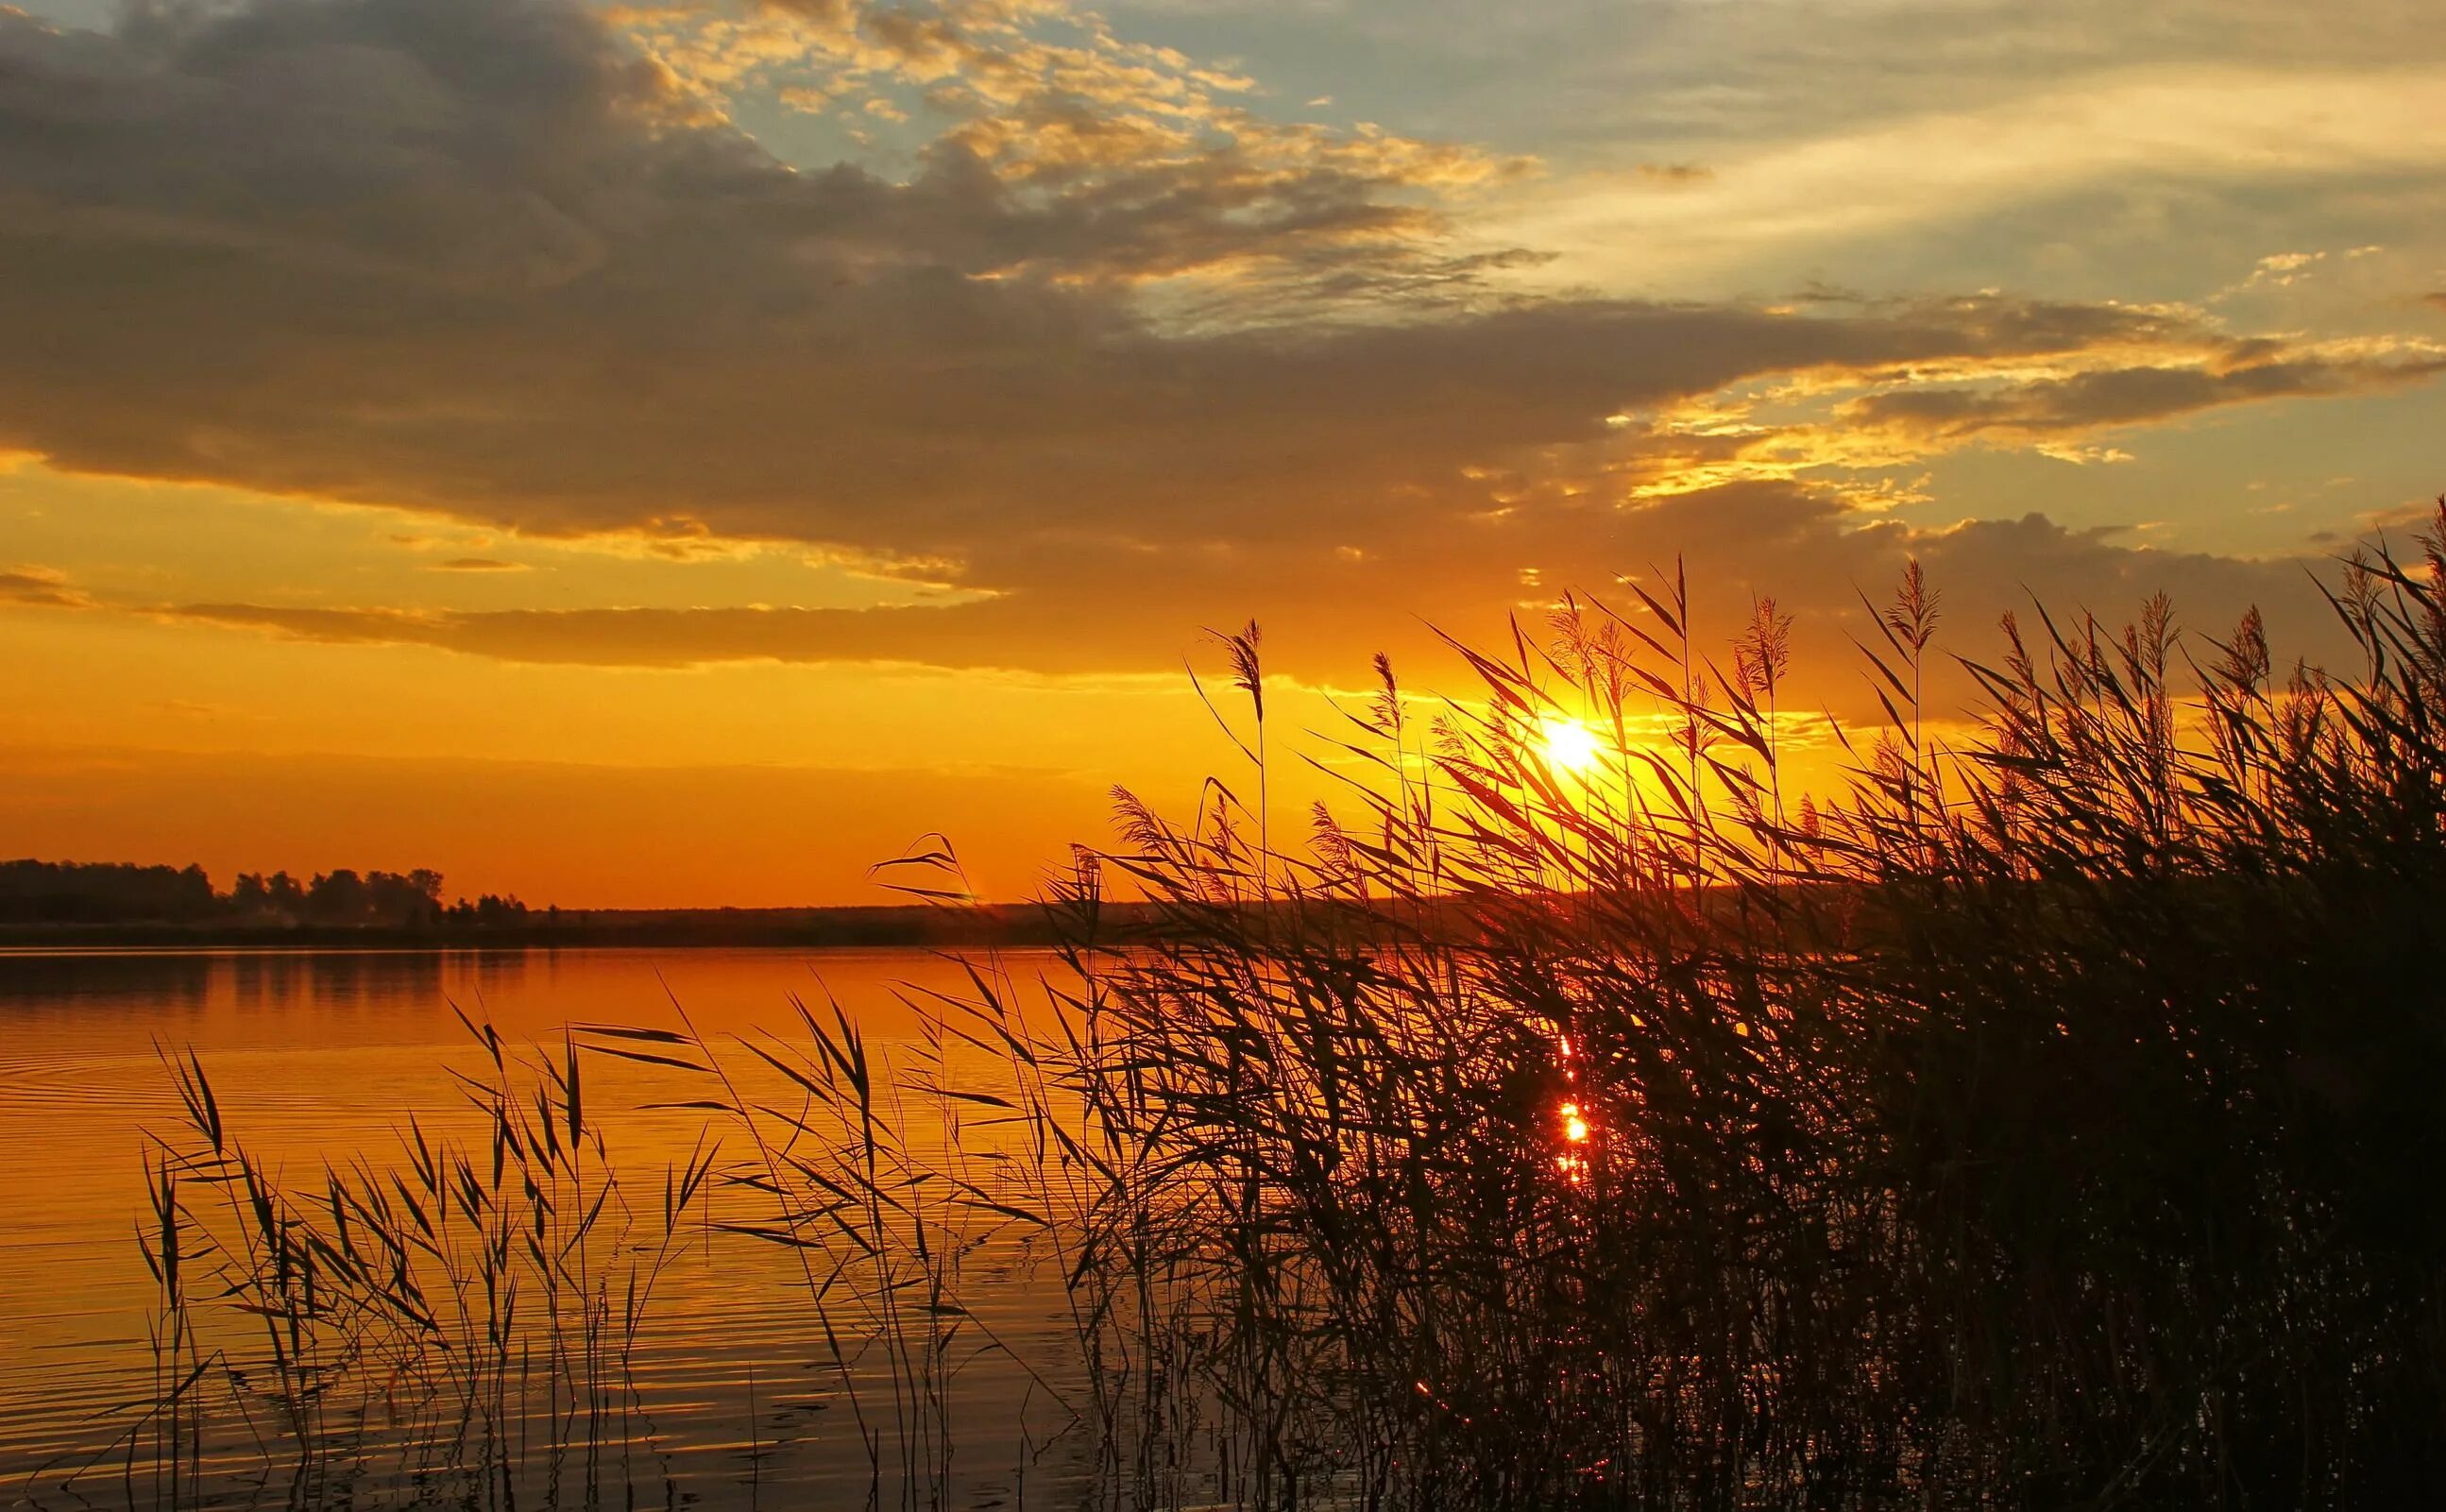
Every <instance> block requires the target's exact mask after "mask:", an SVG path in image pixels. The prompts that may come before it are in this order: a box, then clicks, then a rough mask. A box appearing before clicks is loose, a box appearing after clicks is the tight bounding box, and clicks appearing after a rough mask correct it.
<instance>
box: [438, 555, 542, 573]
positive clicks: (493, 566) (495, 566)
mask: <svg viewBox="0 0 2446 1512" xmlns="http://www.w3.org/2000/svg"><path fill="white" fill-rule="evenodd" d="M431 570H432V571H434V572H438V573H522V572H528V571H531V570H532V569H531V568H530V567H529V565H528V564H527V563H525V562H522V561H502V560H500V559H499V558H493V557H453V558H450V559H449V560H448V561H438V562H435V563H434V564H433V566H432V568H431Z"/></svg>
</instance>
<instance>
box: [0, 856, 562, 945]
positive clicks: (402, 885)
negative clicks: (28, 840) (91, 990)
mask: <svg viewBox="0 0 2446 1512" xmlns="http://www.w3.org/2000/svg"><path fill="white" fill-rule="evenodd" d="M531 912H533V911H532V910H530V909H529V908H528V907H527V905H526V904H525V903H523V902H521V901H520V900H519V899H518V898H516V897H515V896H511V897H504V896H500V895H497V894H493V893H485V894H483V895H481V896H480V897H478V898H458V899H456V900H454V901H452V902H449V903H444V902H443V901H442V874H441V873H440V872H437V871H433V870H431V869H429V868H426V867H418V868H416V869H415V870H413V871H406V872H386V871H367V872H358V871H355V870H353V869H351V868H348V867H345V866H344V867H341V868H339V869H337V870H334V871H329V872H317V873H315V874H314V875H312V876H311V877H310V878H307V879H304V880H302V881H301V880H300V879H297V878H295V877H292V876H291V875H290V874H289V873H288V872H285V871H279V872H273V873H271V874H270V875H268V876H267V875H265V874H264V873H261V872H242V873H240V874H239V875H238V878H237V879H236V881H235V882H234V883H233V884H232V885H231V887H230V889H229V890H228V891H227V892H219V891H216V890H215V889H214V887H213V881H212V878H211V876H210V874H208V873H207V872H205V870H204V869H203V868H202V867H201V866H196V865H188V866H183V867H179V866H142V865H136V864H133V863H130V862H125V861H97V862H80V861H42V860H12V861H0V923H9V924H240V925H253V926H263V927H302V926H312V927H320V928H344V929H345V928H366V929H433V928H439V927H442V926H459V927H475V928H485V927H492V926H499V925H508V924H517V923H522V922H524V921H525V920H526V918H527V917H528V916H529V914H530V913H531Z"/></svg>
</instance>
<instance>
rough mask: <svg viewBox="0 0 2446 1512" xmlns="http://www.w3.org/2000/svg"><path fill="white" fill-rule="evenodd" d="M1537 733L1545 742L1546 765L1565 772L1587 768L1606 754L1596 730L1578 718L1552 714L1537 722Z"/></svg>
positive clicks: (1580, 770) (1585, 769) (1586, 769)
mask: <svg viewBox="0 0 2446 1512" xmlns="http://www.w3.org/2000/svg"><path fill="white" fill-rule="evenodd" d="M1538 733H1539V735H1540V736H1541V737H1543V739H1544V740H1545V742H1546V762H1547V765H1550V766H1553V767H1555V768H1557V769H1559V770H1562V771H1567V772H1585V771H1588V770H1590V768H1592V767H1594V766H1595V765H1597V762H1598V760H1599V759H1600V758H1601V757H1603V756H1604V755H1605V750H1604V747H1601V746H1599V745H1598V744H1597V737H1596V733H1595V732H1594V731H1593V730H1591V729H1590V728H1589V727H1587V726H1586V725H1583V724H1581V723H1580V722H1579V721H1578V720H1576V719H1562V718H1559V717H1555V716H1552V715H1549V716H1548V717H1546V718H1545V719H1542V720H1540V721H1538Z"/></svg>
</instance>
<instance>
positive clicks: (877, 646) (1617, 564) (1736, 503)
mask: <svg viewBox="0 0 2446 1512" xmlns="http://www.w3.org/2000/svg"><path fill="white" fill-rule="evenodd" d="M1488 531H1489V534H1487V535H1486V536H1485V537H1484V538H1482V540H1481V548H1482V549H1481V551H1480V552H1479V553H1478V554H1477V557H1476V558H1470V557H1465V556H1463V557H1456V556H1454V555H1452V554H1449V553H1435V554H1428V553H1418V554H1415V555H1404V554H1402V553H1399V552H1396V553H1392V554H1389V555H1385V556H1378V557H1371V558H1365V559H1362V560H1357V561H1353V560H1349V559H1346V558H1336V557H1331V556H1324V555H1320V556H1316V557H1313V558H1298V559H1287V558H1277V559H1275V560H1274V561H1273V562H1271V563H1270V566H1269V570H1268V574H1267V582H1266V585H1265V589H1264V592H1263V595H1262V600H1263V601H1262V603H1259V602H1255V601H1253V600H1256V599H1257V598H1258V597H1259V595H1257V594H1254V593H1252V592H1251V584H1250V582H1249V581H1248V579H1247V577H1246V576H1244V575H1243V574H1242V573H1240V572H1238V571H1236V570H1234V564H1233V563H1232V561H1230V560H1229V559H1228V558H1220V559H1209V560H1208V561H1207V562H1206V563H1205V564H1204V565H1203V567H1202V568H1200V567H1191V568H1188V569H1185V570H1183V571H1180V572H1177V573H1174V572H1166V573H1164V574H1162V575H1159V576H1152V575H1148V574H1144V573H1139V574H1136V575H1133V574H1131V573H1130V572H1129V571H1128V570H1127V569H1128V564H1127V562H1126V561H1124V560H1121V559H1120V558H1112V559H1106V560H1102V561H1101V563H1100V571H1101V572H1102V573H1104V574H1105V575H1106V576H1105V580H1106V581H1107V582H1108V583H1109V585H1110V586H1109V588H1108V589H1107V590H1106V591H1105V592H1103V593H1101V594H1100V595H1098V597H1097V598H1096V600H1095V601H1094V602H1093V603H1090V604H1079V603H1064V602H1063V601H1062V600H1060V599H1058V598H1055V597H1053V596H1051V595H1022V594H1014V595H1007V596H1005V597H1001V598H994V599H987V600H980V601H972V602H969V603H964V604H954V605H945V606H940V607H933V606H909V607H897V608H889V609H873V610H840V609H621V610H574V611H543V610H504V611H479V612H434V613H424V612H406V611H400V610H391V609H380V608H366V609H330V608H299V607H282V606H276V605H263V604H226V603H224V604H198V605H189V606H184V607H181V608H178V609H175V610H168V611H162V613H165V614H171V615H173V616H175V617H177V618H180V619H186V620H195V621H203V622H210V623H214V624H219V625H225V626H232V627H243V628H249V629H255V630H261V631H269V632H271V633H276V634H280V635H283V636H287V637H291V638H295V639H302V640H310V641H321V642H327V643H334V644H383V645H410V646H423V647H430V648H434V649H438V650H442V651H447V652H457V653H460V654H464V655H473V656H484V657H493V658H499V659H506V660H514V661H528V662H544V663H585V664H596V665H615V666H638V667H674V666H687V665H694V664H700V663H709V662H724V661H743V660H772V661H782V662H830V661H857V662H864V661H894V660H899V661H911V662H922V663H926V664H930V665H934V666H942V667H952V668H964V669H973V670H1001V671H1027V672H1042V673H1056V674H1059V673H1074V672H1088V671H1106V670H1110V669H1112V668H1113V667H1115V666H1116V665H1150V664H1152V665H1156V666H1161V665H1164V664H1165V663H1166V662H1167V659H1169V658H1173V657H1176V656H1177V655H1178V654H1180V653H1181V652H1184V651H1187V650H1190V649H1191V648H1192V646H1193V644H1194V641H1195V635H1196V628H1197V627H1198V626H1200V625H1222V624H1232V623H1237V622H1238V621H1239V620H1240V619H1243V618H1245V617H1247V615H1248V614H1251V612H1262V613H1263V614H1264V617H1265V624H1266V640H1267V646H1268V651H1269V656H1270V666H1271V667H1272V668H1273V669H1274V670H1275V671H1281V672H1285V673H1289V674H1290V675H1294V676H1300V677H1304V678H1307V679H1309V680H1312V681H1316V682H1320V683H1326V684H1338V685H1343V686H1349V685H1352V684H1354V683H1355V682H1357V681H1360V680H1363V679H1364V673H1365V668H1364V653H1365V652H1367V651H1368V650H1372V649H1380V648H1381V649H1386V650H1390V651H1392V652H1394V653H1395V654H1396V656H1397V657H1399V658H1402V659H1403V660H1404V661H1405V662H1418V663H1420V664H1424V662H1425V661H1434V662H1437V663H1440V662H1441V661H1442V660H1443V658H1441V657H1440V656H1439V654H1438V645H1437V637H1436V634H1435V629H1436V628H1437V627H1433V626H1430V625H1428V624H1426V623H1424V622H1422V621H1420V620H1417V619H1415V618H1405V617H1404V616H1402V615H1399V614H1388V613H1386V612H1385V610H1384V608H1383V606H1384V605H1385V604H1386V603H1387V602H1390V601H1398V600H1401V599H1404V598H1406V599H1408V600H1409V601H1411V602H1414V603H1422V604H1434V605H1437V606H1439V612H1438V617H1439V620H1440V621H1441V628H1445V629H1449V630H1451V631H1453V632H1454V633H1458V634H1460V635H1461V636H1463V637H1464V638H1468V639H1479V640H1483V639H1486V638H1487V637H1489V636H1491V635H1493V634H1495V633H1496V631H1497V628H1498V627H1499V626H1500V625H1501V623H1502V621H1503V616H1504V615H1505V614H1510V613H1520V614H1524V615H1525V618H1526V620H1527V622H1528V623H1529V624H1530V625H1531V626H1532V628H1533V633H1534V627H1535V626H1536V624H1537V622H1538V621H1539V619H1540V618H1541V616H1542V614H1543V610H1542V607H1540V606H1542V605H1543V604H1545V603H1546V602H1547V601H1549V600H1550V599H1551V598H1552V595H1555V594H1557V593H1559V592H1561V591H1563V590H1565V589H1571V590H1574V591H1576V592H1578V593H1580V594H1582V595H1587V596H1593V597H1595V598H1597V599H1599V600H1601V601H1606V602H1611V603H1613V604H1614V605H1615V607H1616V608H1618V609H1622V610H1625V611H1626V612H1628V610H1629V609H1630V607H1631V606H1632V605H1633V604H1634V603H1635V595H1632V594H1631V593H1630V592H1629V590H1628V589H1627V588H1625V587H1623V586H1622V585H1621V584H1620V583H1619V582H1618V581H1617V575H1627V576H1637V577H1641V578H1644V579H1646V582H1647V586H1648V587H1649V588H1650V590H1651V591H1653V590H1654V588H1655V585H1656V577H1657V576H1661V575H1665V574H1669V573H1670V571H1671V570H1672V564H1673V563H1674V562H1675V561H1676V560H1680V561H1682V562H1684V565H1685V567H1686V571H1687V574H1688V577H1689V580H1690V582H1691V583H1692V584H1693V586H1694V597H1695V601H1696V611H1695V614H1694V625H1695V626H1696V627H1697V630H1698V633H1699V634H1700V637H1701V644H1702V646H1703V648H1704V647H1714V646H1721V645H1722V644H1723V643H1724V642H1725V641H1726V640H1728V639H1729V637H1730V636H1731V634H1732V633H1734V631H1735V630H1736V629H1737V628H1738V626H1739V624H1740V620H1741V617H1742V616H1743V615H1744V614H1747V612H1748V609H1749V606H1750V603H1751V601H1752V595H1773V596H1775V597H1776V598H1777V599H1778V602H1779V603H1780V604H1781V605H1782V607H1783V608H1784V609H1785V610H1786V611H1787V612H1790V613H1793V614H1795V615H1796V617H1797V622H1798V626H1799V645H1800V660H1799V664H1798V665H1799V673H1800V675H1799V677H1798V678H1797V681H1796V686H1805V687H1810V688H1812V689H1816V690H1824V691H1823V693H1822V696H1824V697H1826V698H1828V699H1830V700H1831V701H1833V702H1834V704H1835V705H1837V706H1839V707H1840V708H1841V709H1843V710H1844V711H1845V712H1846V713H1847V714H1851V715H1860V714H1867V713H1872V712H1873V704H1872V702H1871V701H1869V699H1868V695H1867V692H1866V687H1865V684H1861V683H1860V682H1859V680H1858V678H1857V677H1856V676H1854V675H1853V674H1854V672H1856V671H1857V669H1858V662H1857V660H1856V657H1855V655H1854V653H1853V646H1852V638H1853V636H1857V635H1870V634H1871V632H1870V631H1869V630H1868V628H1867V626H1866V622H1865V618H1864V612H1863V611H1862V608H1861V598H1862V595H1868V596H1870V597H1872V598H1879V599H1881V598H1882V597H1883V595H1885V593H1886V592H1887V590H1888V589H1889V587H1890V586H1891V584H1892V583H1893V581H1894V580H1895V579H1896V577H1897V576H1899V574H1900V572H1901V570H1902V568H1903V565H1904V563H1905V562H1906V561H1907V560H1908V559H1910V558H1913V557H1916V558H1920V559H1921V560H1922V561H1923V563H1924V564H1925V565H1926V566H1927V568H1928V570H1929V574H1930V575H1931V577H1932V579H1933V580H1934V581H1935V582H1936V583H1937V584H1938V585H1939V586H1940V587H1941V588H1942V589H1943V590H1944V591H1945V592H1946V593H1947V595H1948V600H1947V601H1948V603H1949V604H1950V605H1951V606H1952V611H1953V613H1952V616H1951V617H1952V623H1951V625H1950V626H1949V629H1948V636H1947V646H1948V648H1955V647H1958V648H1961V649H1964V650H1966V651H1974V652H1978V653H1985V652H1988V651H1989V650H1990V649H1991V648H1990V647H1989V645H1988V641H1989V639H1990V635H1989V629H1990V627H1989V624H1988V621H1989V620H1991V619H1992V616H1993V615H1994V614H1996V613H1998V612H1999V611H2000V610H2004V609H2006V608H2015V607H2018V608H2022V609H2024V610H2026V609H2028V608H2029V607H2030V606H2031V605H2032V604H2033V603H2034V602H2036V603H2044V604H2045V605H2047V606H2048V608H2049V609H2050V610H2051V611H2053V612H2055V613H2057V614H2060V615H2064V616H2078V615H2079V614H2084V613H2095V614H2098V615H2099V616H2100V617H2101V618H2103V619H2107V620H2109V621H2111V622H2116V623H2119V622H2120V621H2121V619H2123V618H2125V617H2129V615H2130V614H2132V613H2133V612H2134V611H2135V609H2136V606H2137V605H2138V604H2139V603H2140V601H2141V600H2143V599H2144V598H2146V597H2147V596H2148V595H2150V594H2152V593H2154V592H2157V591H2159V590H2165V591H2168V592H2170V593H2172V594H2173V595H2174V596H2175V597H2176V600H2177V602H2178V605H2179V607H2180V609H2181V611H2182V613H2183V614H2184V616H2185V621H2186V623H2188V624H2190V625H2192V626H2193V627H2195V628H2199V629H2203V630H2206V631H2208V632H2210V633H2223V632H2224V631H2225V630H2226V629H2227V628H2229V627H2230V626H2231V625H2232V624H2233V623H2234V621H2235V620H2237V619H2238V618H2239V617H2240V616H2241V614H2242V613H2243V611H2244V610H2245V609H2246V608H2248V607H2250V606H2252V605H2254V604H2256V605H2259V606H2261V607H2263V608H2264V609H2266V610H2267V614H2268V617H2269V620H2270V623H2271V624H2272V625H2273V626H2274V627H2275V629H2276V631H2277V633H2278V635H2279V637H2280V639H2281V640H2283V641H2284V643H2285V644H2286V647H2287V648H2288V649H2289V650H2293V651H2297V652H2300V653H2302V654H2305V655H2310V656H2312V657H2314V658H2317V657H2323V656H2327V655H2331V654H2334V653H2335V652H2337V651H2338V649H2339V647H2338V643H2337V642H2336V640H2335V637H2334V635H2333V634H2332V633H2331V629H2330V627H2329V626H2328V625H2327V623H2326V622H2325V620H2324V617H2323V616H2322V614H2320V613H2319V603H2320V600H2319V598H2318V595H2317V592H2316V590H2315V588H2313V587H2312V585H2311V583H2310V580H2309V578H2308V576H2307V575H2306V574H2305V572H2304V571H2303V569H2302V566H2301V564H2300V563H2298V562H2295V561H2289V560H2280V561H2264V562H2263V561H2250V560H2241V559H2236V558H2226V557H2219V556H2214V555H2211V554H2204V553H2190V552H2178V551H2168V550H2158V549H2150V548H2147V547H2145V546H2142V545H2138V544H2136V543H2135V541H2134V540H2133V539H2130V538H2129V536H2128V534H2127V533H2124V532H2118V531H2114V530H2099V529H2093V530H2071V529H2067V528H2065V527H2063V526H2061V525H2060V524H2057V523H2055V522H2053V521H2051V520H2047V519H2045V518H2044V517H2042V516H2039V515H2030V516H2026V517H2024V518H2022V519H2019V520H1980V521H1968V522H1965V523H1962V524H1959V525H1956V526H1952V527H1949V528H1946V529H1937V530H1929V529H1914V528H1911V527H1910V526H1907V525H1904V524H1901V523H1899V522H1895V521H1873V522H1869V523H1865V524H1864V523H1863V522H1862V520H1861V518H1860V517H1859V516H1858V515H1857V514H1856V513H1855V512H1853V511H1851V510H1848V509H1846V508H1845V507H1843V506H1842V505H1841V504H1840V503H1838V502H1836V501H1833V500H1831V499H1829V498H1827V497H1825V496H1823V495H1821V494H1817V493H1813V492H1811V491H1808V490H1804V489H1801V488H1797V487H1794V486H1791V485H1788V484H1774V483H1755V484H1740V485H1735V486H1729V487H1724V488H1719V489H1710V490H1704V491H1700V492H1695V493H1691V494H1687V495H1683V496H1678V497H1675V498H1671V499H1667V500H1663V501H1657V502H1656V503H1654V504H1652V505H1649V506H1647V507H1646V508H1642V509H1638V510H1633V511H1615V510H1602V511H1599V510H1590V511H1583V512H1580V513H1578V514H1574V515H1570V516H1566V517H1563V518H1562V519H1560V520H1554V521H1550V522H1548V523H1547V524H1546V526H1545V527H1544V528H1541V529H1540V530H1539V531H1538V532H1537V534H1536V536H1535V538H1534V544H1535V546H1536V547H1537V548H1538V549H1537V551H1536V554H1535V555H1532V554H1531V552H1530V551H1529V549H1528V547H1529V546H1530V544H1531V543H1530V541H1529V540H1527V539H1524V536H1523V534H1522V533H1520V532H1517V531H1507V530H1506V528H1505V527H1504V526H1503V525H1501V524H1500V523H1496V524H1492V525H1490V526H1489V527H1488ZM1532 567H1537V568H1541V569H1542V570H1541V571H1539V572H1538V574H1537V576H1538V578H1539V580H1540V581H1539V585H1538V587H1537V588H1535V589H1534V590H1529V589H1524V587H1523V585H1522V582H1521V571H1522V569H1523V568H1532ZM1117 646H1118V647H1120V648H1123V651H1124V653H1117V652H1116V647H1117ZM1172 665H1177V663H1176V661H1175V662H1172ZM1939 671H1940V676H1939V684H1940V685H1941V688H1940V689H1939V690H1940V691H1941V693H1942V695H1943V696H1945V697H1947V698H1954V697H1957V696H1960V695H1963V694H1965V693H1966V691H1967V689H1966V684H1964V683H1963V682H1962V681H1961V680H1960V679H1958V678H1952V677H1948V676H1945V675H1943V673H1944V672H1945V671H1946V670H1945V669H1940V670H1939Z"/></svg>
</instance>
